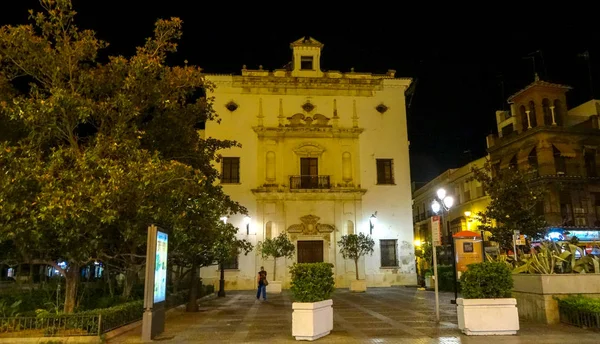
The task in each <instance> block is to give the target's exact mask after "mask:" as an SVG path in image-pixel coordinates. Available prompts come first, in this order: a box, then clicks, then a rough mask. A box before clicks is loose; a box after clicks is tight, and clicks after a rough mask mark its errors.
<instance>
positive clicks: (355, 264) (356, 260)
mask: <svg viewBox="0 0 600 344" xmlns="http://www.w3.org/2000/svg"><path fill="white" fill-rule="evenodd" d="M354 267H355V268H356V280H357V281H358V258H356V259H354Z"/></svg>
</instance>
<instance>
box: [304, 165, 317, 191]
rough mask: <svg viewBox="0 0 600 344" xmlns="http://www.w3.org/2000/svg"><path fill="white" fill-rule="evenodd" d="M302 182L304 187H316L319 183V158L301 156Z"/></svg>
mask: <svg viewBox="0 0 600 344" xmlns="http://www.w3.org/2000/svg"><path fill="white" fill-rule="evenodd" d="M300 183H301V188H302V189H315V188H317V186H318V185H319V160H318V159H317V158H300Z"/></svg>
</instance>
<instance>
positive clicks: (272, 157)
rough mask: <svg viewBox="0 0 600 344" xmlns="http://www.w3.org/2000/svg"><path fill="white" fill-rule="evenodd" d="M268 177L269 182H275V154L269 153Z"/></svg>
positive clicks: (267, 162) (267, 163)
mask: <svg viewBox="0 0 600 344" xmlns="http://www.w3.org/2000/svg"><path fill="white" fill-rule="evenodd" d="M266 165H267V166H266V167H267V168H266V170H267V171H266V172H267V173H266V177H267V181H268V182H274V181H275V152H267V161H266Z"/></svg>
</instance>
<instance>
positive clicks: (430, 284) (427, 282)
mask: <svg viewBox="0 0 600 344" xmlns="http://www.w3.org/2000/svg"><path fill="white" fill-rule="evenodd" d="M434 287H435V283H434V282H433V276H425V288H434Z"/></svg>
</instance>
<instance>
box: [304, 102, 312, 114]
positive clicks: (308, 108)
mask: <svg viewBox="0 0 600 344" xmlns="http://www.w3.org/2000/svg"><path fill="white" fill-rule="evenodd" d="M314 109H315V106H314V105H312V104H311V103H310V102H306V103H304V105H302V110H304V111H306V112H311V111H312V110H314Z"/></svg>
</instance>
